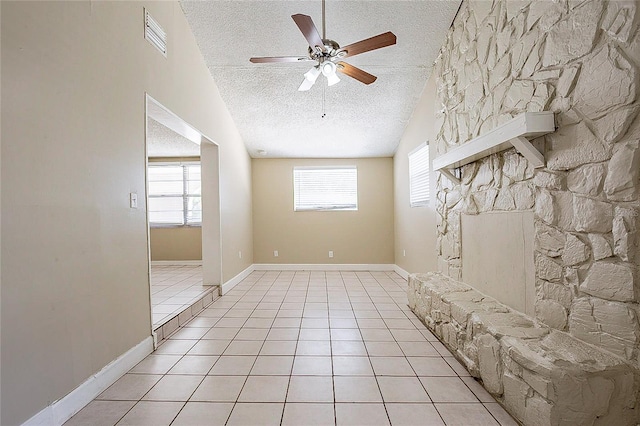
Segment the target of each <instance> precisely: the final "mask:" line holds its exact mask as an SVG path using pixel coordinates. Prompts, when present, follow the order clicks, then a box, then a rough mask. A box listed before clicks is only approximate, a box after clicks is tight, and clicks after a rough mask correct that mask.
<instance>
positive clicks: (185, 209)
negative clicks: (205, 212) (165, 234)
mask: <svg viewBox="0 0 640 426" xmlns="http://www.w3.org/2000/svg"><path fill="white" fill-rule="evenodd" d="M194 165H197V166H199V167H200V185H202V163H201V162H200V161H199V160H190V161H149V162H148V163H147V198H148V200H149V201H150V200H151V199H152V198H165V197H176V198H177V197H182V221H183V223H161V222H153V221H152V220H151V208H150V207H151V206H150V205H149V206H148V207H147V208H148V212H147V215H148V218H149V227H150V228H201V227H202V217H201V219H200V222H196V223H194V222H189V221H188V220H187V218H188V215H189V211H190V209H189V198H194V197H198V198H200V206H201V208H202V192H201V193H200V194H199V195H194V194H190V193H189V188H188V183H189V180H188V179H187V168H188V167H189V166H194ZM152 167H182V194H180V195H168V194H165V195H151V194H150V193H149V192H150V191H149V185H150V183H151V180H150V178H149V169H150V168H152ZM176 182H177V181H176ZM201 188H202V186H201ZM149 201H148V202H149ZM149 204H150V203H149ZM201 211H202V210H201Z"/></svg>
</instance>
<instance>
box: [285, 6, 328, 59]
mask: <svg viewBox="0 0 640 426" xmlns="http://www.w3.org/2000/svg"><path fill="white" fill-rule="evenodd" d="M291 17H292V18H293V20H294V22H295V23H296V25H297V26H298V28H299V29H300V31H301V32H302V35H304V38H306V39H307V41H308V42H309V46H311V47H312V48H314V47H316V46H318V47H319V48H320V50H322V51H323V52H326V51H327V49H326V48H325V47H324V42H323V41H322V37H320V33H319V32H318V29H317V28H316V26H315V24H314V23H313V20H312V19H311V17H310V16H308V15H302V14H300V13H299V14H297V15H291Z"/></svg>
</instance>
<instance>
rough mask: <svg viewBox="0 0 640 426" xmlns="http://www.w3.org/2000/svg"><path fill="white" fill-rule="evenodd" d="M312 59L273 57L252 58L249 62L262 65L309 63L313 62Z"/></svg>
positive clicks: (303, 57) (304, 57)
mask: <svg viewBox="0 0 640 426" xmlns="http://www.w3.org/2000/svg"><path fill="white" fill-rule="evenodd" d="M311 60H312V59H311V58H308V57H306V56H271V57H268V56H267V57H259V58H251V59H249V62H253V63H254V64H262V63H268V62H307V61H311Z"/></svg>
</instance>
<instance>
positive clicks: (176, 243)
mask: <svg viewBox="0 0 640 426" xmlns="http://www.w3.org/2000/svg"><path fill="white" fill-rule="evenodd" d="M149 241H150V243H151V260H152V261H153V260H202V228H201V227H200V226H180V227H171V228H151V229H150V232H149Z"/></svg>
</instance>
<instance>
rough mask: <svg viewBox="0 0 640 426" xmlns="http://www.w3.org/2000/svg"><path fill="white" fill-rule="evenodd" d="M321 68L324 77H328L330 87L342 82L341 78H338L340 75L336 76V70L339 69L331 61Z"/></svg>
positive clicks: (324, 63)
mask: <svg viewBox="0 0 640 426" xmlns="http://www.w3.org/2000/svg"><path fill="white" fill-rule="evenodd" d="M321 67H322V75H324V76H325V77H327V85H328V86H333V85H334V84H336V83H339V82H340V78H338V75H337V74H336V70H337V68H338V67H336V64H334V63H333V62H331V61H325V62H323V63H322V65H321Z"/></svg>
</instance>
